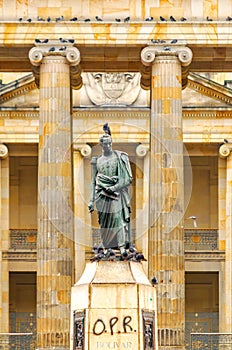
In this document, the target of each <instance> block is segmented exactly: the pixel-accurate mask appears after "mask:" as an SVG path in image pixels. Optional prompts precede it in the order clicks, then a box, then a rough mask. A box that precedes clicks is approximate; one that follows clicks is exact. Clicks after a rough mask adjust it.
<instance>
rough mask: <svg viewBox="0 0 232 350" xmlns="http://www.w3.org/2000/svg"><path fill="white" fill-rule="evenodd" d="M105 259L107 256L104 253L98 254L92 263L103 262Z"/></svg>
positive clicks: (92, 259)
mask: <svg viewBox="0 0 232 350" xmlns="http://www.w3.org/2000/svg"><path fill="white" fill-rule="evenodd" d="M104 258H105V254H104V253H98V254H96V255H94V257H93V258H91V259H90V261H92V262H93V261H100V260H102V259H104Z"/></svg>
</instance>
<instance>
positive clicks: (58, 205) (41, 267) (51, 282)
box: [29, 40, 80, 350]
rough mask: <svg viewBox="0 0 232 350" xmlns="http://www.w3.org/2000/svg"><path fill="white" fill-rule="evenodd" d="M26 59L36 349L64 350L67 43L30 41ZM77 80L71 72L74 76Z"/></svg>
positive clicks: (69, 276) (68, 259)
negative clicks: (34, 128)
mask: <svg viewBox="0 0 232 350" xmlns="http://www.w3.org/2000/svg"><path fill="white" fill-rule="evenodd" d="M36 45H37V47H34V48H32V49H31V50H30V53H29V58H30V60H31V63H32V65H33V66H34V73H35V76H36V82H37V84H38V85H39V88H40V120H39V161H38V164H39V165H38V197H39V198H38V238H37V242H38V243H37V262H38V268H37V348H38V349H62V350H63V349H69V328H70V322H69V320H70V291H71V286H72V283H73V265H72V260H73V255H74V254H73V199H72V188H73V184H72V117H71V81H70V78H71V79H72V75H71V73H72V72H74V75H75V73H76V74H78V73H79V62H80V54H79V51H78V50H77V49H76V48H74V47H73V46H72V45H71V44H69V42H68V40H67V43H65V44H64V43H61V42H60V41H53V42H48V43H44V44H41V43H39V44H36ZM74 83H77V76H74Z"/></svg>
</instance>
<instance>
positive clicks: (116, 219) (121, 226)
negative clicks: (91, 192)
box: [95, 151, 132, 248]
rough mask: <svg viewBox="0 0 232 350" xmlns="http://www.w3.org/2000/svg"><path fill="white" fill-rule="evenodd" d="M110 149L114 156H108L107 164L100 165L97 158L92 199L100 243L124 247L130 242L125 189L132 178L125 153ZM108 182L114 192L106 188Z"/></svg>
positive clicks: (127, 195)
mask: <svg viewBox="0 0 232 350" xmlns="http://www.w3.org/2000/svg"><path fill="white" fill-rule="evenodd" d="M113 153H114V154H115V155H116V157H114V159H112V160H111V164H109V165H108V168H107V166H99V162H98V161H97V173H96V187H95V201H96V208H97V212H98V222H99V225H100V227H101V239H102V244H103V246H104V247H105V248H120V247H126V246H128V245H130V243H131V227H130V212H131V209H130V195H129V191H128V187H129V185H130V183H131V182H132V173H131V168H130V162H129V158H128V155H127V154H126V153H124V152H120V151H113ZM100 158H101V157H99V159H100ZM109 168H110V169H109ZM111 186H114V187H115V191H114V192H113V193H110V192H107V187H111Z"/></svg>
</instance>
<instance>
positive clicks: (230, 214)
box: [219, 143, 232, 333]
mask: <svg viewBox="0 0 232 350" xmlns="http://www.w3.org/2000/svg"><path fill="white" fill-rule="evenodd" d="M231 150H232V143H228V144H224V145H222V146H221V147H220V149H219V155H220V157H221V158H224V159H226V208H225V211H226V213H225V216H226V232H225V275H224V298H223V301H222V313H223V315H222V317H221V320H222V325H223V326H222V327H220V332H223V333H232V154H231Z"/></svg>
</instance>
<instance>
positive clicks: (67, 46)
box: [29, 39, 82, 89]
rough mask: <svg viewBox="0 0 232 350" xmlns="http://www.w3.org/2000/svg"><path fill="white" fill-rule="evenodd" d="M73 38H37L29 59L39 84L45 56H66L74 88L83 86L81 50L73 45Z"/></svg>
mask: <svg viewBox="0 0 232 350" xmlns="http://www.w3.org/2000/svg"><path fill="white" fill-rule="evenodd" d="M73 45H74V43H73V40H71V39H70V40H68V39H59V40H46V39H45V40H39V42H38V40H36V41H35V47H33V48H32V49H31V50H30V51H29V59H30V62H31V64H32V66H33V73H34V75H35V78H36V83H37V85H39V73H40V70H39V67H40V65H41V63H42V61H43V59H44V58H45V57H52V56H53V57H54V56H55V57H56V58H57V57H65V58H66V61H67V62H68V63H69V65H70V72H71V85H72V87H73V88H74V89H79V88H80V87H81V86H82V80H81V68H80V65H79V64H80V61H81V55H80V51H79V50H78V49H77V48H76V47H74V46H73Z"/></svg>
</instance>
